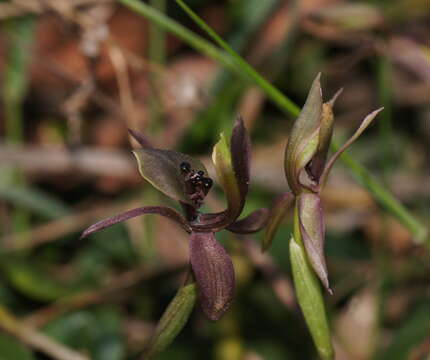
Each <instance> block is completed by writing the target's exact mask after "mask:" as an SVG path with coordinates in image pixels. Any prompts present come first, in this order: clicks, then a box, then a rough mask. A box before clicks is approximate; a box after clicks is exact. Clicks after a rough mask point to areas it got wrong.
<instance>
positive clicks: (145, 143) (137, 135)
mask: <svg viewBox="0 0 430 360" xmlns="http://www.w3.org/2000/svg"><path fill="white" fill-rule="evenodd" d="M128 133H129V134H130V136H131V137H132V138H133V139H134V140H136V141H137V142H138V143H139V144H140V146H142V148H144V149H153V148H154V147H153V146H152V144H151V142H150V141H149V140H148V139H147V138H146V136H145V135H143V134H142V133H141V132H139V131H136V130H132V129H128Z"/></svg>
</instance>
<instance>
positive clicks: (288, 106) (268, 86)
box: [175, 0, 300, 116]
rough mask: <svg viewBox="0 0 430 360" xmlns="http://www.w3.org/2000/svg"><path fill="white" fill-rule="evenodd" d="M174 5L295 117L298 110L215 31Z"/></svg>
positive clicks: (186, 10) (182, 3) (240, 68)
mask: <svg viewBox="0 0 430 360" xmlns="http://www.w3.org/2000/svg"><path fill="white" fill-rule="evenodd" d="M175 1H176V3H177V4H178V5H179V6H180V7H181V8H182V9H183V10H184V11H185V12H186V13H187V14H188V16H189V17H190V18H191V19H193V21H194V22H195V23H196V24H197V25H199V26H200V27H201V28H202V29H203V30H204V31H205V32H206V33H207V34H208V35H209V36H210V37H211V38H212V39H213V40H214V41H215V42H216V43H217V44H218V45H219V46H220V47H221V48H222V49H224V50H225V51H226V52H227V53H228V54H229V55H230V56H231V58H232V59H233V60H234V62H235V63H236V64H237V66H238V68H239V71H240V72H242V73H245V74H246V75H247V76H248V77H249V78H250V79H252V80H253V81H254V82H255V83H256V84H257V85H258V86H260V88H261V89H263V90H264V92H265V93H266V94H267V95H268V96H269V97H270V98H271V99H272V100H273V101H274V102H275V103H276V104H277V105H278V106H279V107H280V108H281V109H282V111H284V112H286V113H287V114H293V115H295V116H297V115H298V113H299V112H300V108H299V107H298V106H297V105H296V104H294V103H293V102H292V101H291V100H290V99H288V98H287V97H286V96H285V95H284V94H282V92H281V91H279V90H278V89H277V88H276V87H274V86H273V85H272V84H271V83H270V82H268V81H267V80H266V79H265V78H264V77H263V76H261V75H260V74H259V73H258V72H257V71H256V70H255V69H254V68H253V67H252V66H251V65H250V64H248V62H247V61H246V60H245V59H244V58H242V57H241V56H240V55H239V54H238V53H237V52H236V51H234V49H233V48H232V47H231V46H230V45H228V44H227V43H226V42H225V41H224V40H223V39H222V38H221V37H220V36H219V35H218V34H217V33H216V32H215V31H213V30H212V29H211V28H210V27H209V26H208V25H207V24H206V23H205V22H204V20H203V19H202V18H200V17H199V16H198V15H197V14H196V13H195V12H194V11H193V10H191V9H190V8H189V7H188V6H187V5H186V4H185V3H184V2H183V1H182V0H175Z"/></svg>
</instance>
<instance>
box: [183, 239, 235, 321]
mask: <svg viewBox="0 0 430 360" xmlns="http://www.w3.org/2000/svg"><path fill="white" fill-rule="evenodd" d="M190 260H191V267H192V269H193V273H194V277H195V279H196V282H197V284H198V287H199V293H200V300H201V306H202V309H203V312H204V313H205V315H206V316H207V317H208V318H209V319H210V320H213V321H216V320H218V319H219V318H220V317H221V316H222V315H223V314H224V313H225V312H226V311H227V310H228V308H229V307H230V304H231V301H232V298H233V293H234V285H235V279H234V268H233V263H232V261H231V258H230V256H229V255H228V254H227V252H226V251H225V249H224V248H223V247H222V246H221V244H220V243H218V241H217V240H216V239H215V235H214V234H213V233H203V232H193V233H192V234H191V239H190Z"/></svg>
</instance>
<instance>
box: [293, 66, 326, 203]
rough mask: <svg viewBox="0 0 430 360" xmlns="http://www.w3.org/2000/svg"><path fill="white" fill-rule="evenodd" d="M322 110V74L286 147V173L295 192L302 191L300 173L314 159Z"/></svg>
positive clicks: (310, 92) (316, 81)
mask: <svg viewBox="0 0 430 360" xmlns="http://www.w3.org/2000/svg"><path fill="white" fill-rule="evenodd" d="M321 112H322V92H321V84H320V74H318V76H317V77H316V78H315V80H314V82H313V83H312V87H311V90H310V91H309V95H308V98H307V99H306V103H305V105H304V106H303V109H302V111H301V112H300V115H299V117H298V118H297V120H296V121H295V122H294V125H293V128H292V129H291V133H290V136H289V138H288V144H287V147H286V149H285V175H286V177H287V181H288V185H289V186H290V188H291V190H292V191H293V193H295V194H298V193H300V189H301V186H300V183H299V173H300V171H301V170H302V169H303V168H304V167H305V166H306V164H307V163H308V162H309V161H310V159H312V156H313V153H315V151H316V149H317V145H318V129H319V126H320V119H321Z"/></svg>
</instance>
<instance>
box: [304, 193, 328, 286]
mask: <svg viewBox="0 0 430 360" xmlns="http://www.w3.org/2000/svg"><path fill="white" fill-rule="evenodd" d="M298 207H299V223H300V233H301V235H302V239H303V243H304V245H305V249H306V253H307V255H308V258H309V262H310V263H311V265H312V267H313V269H314V271H315V273H316V274H317V276H318V277H319V278H320V280H321V282H322V283H323V285H324V287H325V288H326V289H327V291H328V292H329V293H332V290H331V289H330V286H329V282H328V274H327V265H326V261H325V257H324V237H325V224H324V215H323V209H322V206H321V199H320V197H319V195H318V194H314V193H304V194H301V195H300V196H299V197H298Z"/></svg>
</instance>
